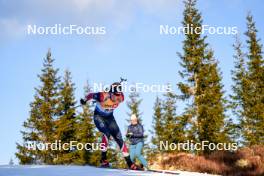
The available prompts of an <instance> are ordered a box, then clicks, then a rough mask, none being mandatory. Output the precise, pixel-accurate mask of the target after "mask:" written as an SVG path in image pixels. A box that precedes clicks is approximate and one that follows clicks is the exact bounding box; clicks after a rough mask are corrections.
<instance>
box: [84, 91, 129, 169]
mask: <svg viewBox="0 0 264 176" xmlns="http://www.w3.org/2000/svg"><path fill="white" fill-rule="evenodd" d="M91 99H93V100H95V101H96V107H95V110H94V117H93V119H94V123H95V125H96V127H97V128H98V130H99V131H100V132H102V133H103V136H102V144H103V145H104V148H105V150H102V158H101V160H102V161H103V160H106V154H107V146H108V143H109V142H108V141H109V138H110V136H112V137H113V139H114V140H115V141H116V143H117V144H118V146H119V148H120V149H121V151H122V154H123V156H124V157H125V159H126V161H127V163H128V165H129V166H130V165H131V164H132V162H131V160H130V157H129V152H128V149H127V147H126V144H125V143H124V141H123V138H122V135H121V132H120V129H119V127H118V125H117V123H116V121H115V118H114V116H113V111H114V109H115V108H117V107H118V105H119V104H120V103H121V102H123V101H124V94H123V93H120V94H118V95H115V94H113V93H110V92H98V93H90V94H88V95H87V96H86V100H91Z"/></svg>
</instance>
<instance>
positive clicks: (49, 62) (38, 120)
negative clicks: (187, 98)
mask: <svg viewBox="0 0 264 176" xmlns="http://www.w3.org/2000/svg"><path fill="white" fill-rule="evenodd" d="M53 63H54V59H52V57H51V52H50V50H49V51H48V53H47V56H46V58H45V59H44V63H43V69H42V70H41V74H40V75H38V77H39V79H40V82H41V86H40V87H38V88H35V90H36V93H35V96H34V101H33V102H32V103H30V108H31V110H30V117H29V118H28V119H27V120H26V121H25V122H24V124H23V127H24V128H25V129H24V131H22V137H23V143H22V144H17V149H18V152H17V153H16V156H17V157H18V159H19V161H20V163H21V164H32V163H45V164H53V158H54V152H53V151H52V150H51V149H50V147H49V148H48V149H47V150H31V149H29V148H28V146H27V144H28V143H31V142H36V143H37V144H38V143H44V144H45V143H52V142H53V141H54V138H53V135H54V119H55V118H56V116H57V114H58V101H59V99H58V85H59V82H60V78H59V77H58V76H57V73H58V69H55V68H54V67H53Z"/></svg>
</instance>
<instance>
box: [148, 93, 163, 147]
mask: <svg viewBox="0 0 264 176" xmlns="http://www.w3.org/2000/svg"><path fill="white" fill-rule="evenodd" d="M153 109H154V115H153V120H152V131H151V133H152V139H151V142H152V144H153V145H154V146H155V149H157V148H159V145H160V141H162V140H163V135H164V132H165V128H164V126H165V122H164V118H163V117H164V115H163V107H162V100H161V99H160V98H159V97H157V98H156V100H155V104H154V108H153Z"/></svg>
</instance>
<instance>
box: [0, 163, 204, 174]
mask: <svg viewBox="0 0 264 176" xmlns="http://www.w3.org/2000/svg"><path fill="white" fill-rule="evenodd" d="M177 173H180V174H179V175H180V176H205V175H209V174H200V173H194V172H183V171H177ZM128 175H131V176H165V175H166V174H158V173H152V172H145V171H144V172H143V171H128V170H117V169H102V168H95V167H91V166H46V165H44V166H41V165H33V166H32V165H31V166H0V176H128ZM167 175H168V174H167ZM168 176H169V175H168Z"/></svg>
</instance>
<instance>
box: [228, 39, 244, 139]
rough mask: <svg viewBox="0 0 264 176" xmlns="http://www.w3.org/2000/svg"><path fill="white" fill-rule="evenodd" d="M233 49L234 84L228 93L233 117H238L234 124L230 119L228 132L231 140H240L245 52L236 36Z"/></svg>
mask: <svg viewBox="0 0 264 176" xmlns="http://www.w3.org/2000/svg"><path fill="white" fill-rule="evenodd" d="M233 48H234V50H235V54H234V56H233V57H234V60H235V61H234V65H235V68H234V70H232V71H231V74H232V80H233V82H234V84H233V85H232V92H233V93H232V94H231V95H230V98H231V101H230V105H231V106H230V107H231V108H232V111H233V113H234V114H235V117H236V118H237V119H239V121H240V122H239V123H238V124H235V123H233V122H232V121H231V122H230V125H229V127H230V134H229V136H230V137H231V138H232V139H233V141H238V140H240V138H241V137H242V136H241V132H242V131H241V129H242V126H241V125H240V124H241V122H242V119H244V117H245V95H246V93H247V92H246V84H245V83H246V78H247V76H246V74H247V70H246V66H245V56H246V54H245V53H244V52H243V46H242V42H241V41H240V40H239V38H238V36H237V37H236V42H235V44H234V45H233Z"/></svg>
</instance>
